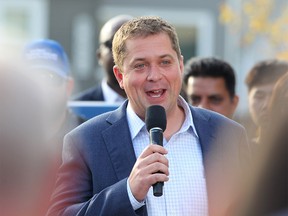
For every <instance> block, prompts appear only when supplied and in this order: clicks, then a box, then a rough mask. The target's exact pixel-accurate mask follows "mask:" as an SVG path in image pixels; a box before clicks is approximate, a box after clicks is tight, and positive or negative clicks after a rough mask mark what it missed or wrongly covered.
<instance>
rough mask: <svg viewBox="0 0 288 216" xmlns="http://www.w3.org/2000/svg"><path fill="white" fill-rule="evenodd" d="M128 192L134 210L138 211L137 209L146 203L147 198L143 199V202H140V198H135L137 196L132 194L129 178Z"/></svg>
mask: <svg viewBox="0 0 288 216" xmlns="http://www.w3.org/2000/svg"><path fill="white" fill-rule="evenodd" d="M127 192H128V197H129V200H130V203H131V205H132V207H133V209H134V211H136V210H137V209H139V208H141V207H142V206H144V205H145V200H143V201H142V202H138V200H136V199H135V197H134V195H133V194H132V191H131V189H130V186H129V179H127Z"/></svg>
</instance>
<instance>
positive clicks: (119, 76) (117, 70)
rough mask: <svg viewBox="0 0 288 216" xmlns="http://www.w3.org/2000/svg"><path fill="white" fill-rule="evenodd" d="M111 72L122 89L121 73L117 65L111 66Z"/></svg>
mask: <svg viewBox="0 0 288 216" xmlns="http://www.w3.org/2000/svg"><path fill="white" fill-rule="evenodd" d="M113 72H114V75H115V77H116V79H117V81H118V83H119V86H120V88H122V89H124V85H123V74H122V72H121V70H120V68H119V67H118V66H117V65H114V67H113Z"/></svg>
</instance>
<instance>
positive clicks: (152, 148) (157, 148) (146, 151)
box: [139, 144, 168, 158]
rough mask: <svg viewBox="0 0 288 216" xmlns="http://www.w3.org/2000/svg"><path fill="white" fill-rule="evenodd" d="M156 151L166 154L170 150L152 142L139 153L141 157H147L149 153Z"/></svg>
mask: <svg viewBox="0 0 288 216" xmlns="http://www.w3.org/2000/svg"><path fill="white" fill-rule="evenodd" d="M155 152H157V153H159V154H162V155H165V154H167V153H168V151H167V150H166V149H165V148H164V147H163V146H160V145H156V144H150V145H148V146H147V147H146V148H145V149H144V150H143V152H142V153H141V154H140V155H139V157H140V158H145V157H147V156H148V155H151V154H153V153H155Z"/></svg>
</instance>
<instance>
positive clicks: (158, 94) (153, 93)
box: [150, 90, 163, 98]
mask: <svg viewBox="0 0 288 216" xmlns="http://www.w3.org/2000/svg"><path fill="white" fill-rule="evenodd" d="M162 93H163V91H162V90H155V91H151V92H150V96H151V97H153V98H158V97H161V95H162Z"/></svg>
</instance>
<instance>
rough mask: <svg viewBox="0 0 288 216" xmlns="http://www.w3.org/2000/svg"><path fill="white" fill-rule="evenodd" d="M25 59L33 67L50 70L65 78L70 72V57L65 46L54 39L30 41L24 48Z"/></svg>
mask: <svg viewBox="0 0 288 216" xmlns="http://www.w3.org/2000/svg"><path fill="white" fill-rule="evenodd" d="M24 59H25V61H27V62H28V64H29V66H30V67H31V68H33V69H42V70H48V71H51V72H53V73H55V74H57V75H59V76H61V77H63V78H67V77H68V76H69V74H70V66H69V60H68V57H67V55H66V53H65V51H64V49H63V47H62V46H61V45H60V44H59V43H58V42H57V41H54V40H50V39H41V40H35V41H32V42H30V43H29V44H27V45H26V46H25V48H24Z"/></svg>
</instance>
